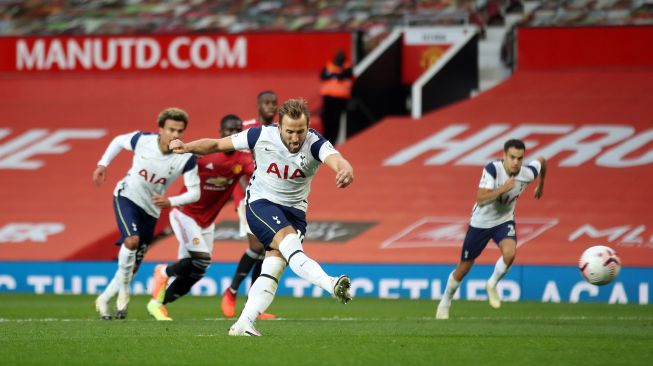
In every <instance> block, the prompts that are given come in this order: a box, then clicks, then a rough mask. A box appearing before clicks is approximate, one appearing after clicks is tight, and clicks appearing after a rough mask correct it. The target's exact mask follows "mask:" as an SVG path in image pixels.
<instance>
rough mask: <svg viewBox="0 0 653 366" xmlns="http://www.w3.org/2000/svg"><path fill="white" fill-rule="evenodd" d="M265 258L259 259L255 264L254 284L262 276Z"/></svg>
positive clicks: (253, 271) (253, 272)
mask: <svg viewBox="0 0 653 366" xmlns="http://www.w3.org/2000/svg"><path fill="white" fill-rule="evenodd" d="M264 258H265V256H262V257H260V258H259V259H257V260H256V263H254V268H252V283H254V281H256V279H257V278H258V276H260V275H261V269H262V268H263V259H264Z"/></svg>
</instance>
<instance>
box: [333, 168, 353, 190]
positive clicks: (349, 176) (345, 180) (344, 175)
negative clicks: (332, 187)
mask: <svg viewBox="0 0 653 366" xmlns="http://www.w3.org/2000/svg"><path fill="white" fill-rule="evenodd" d="M353 182H354V172H353V171H351V170H349V169H342V170H340V171H339V172H338V173H336V187H338V188H345V187H347V186H348V185H350V184H352V183H353Z"/></svg>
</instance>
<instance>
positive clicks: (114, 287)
mask: <svg viewBox="0 0 653 366" xmlns="http://www.w3.org/2000/svg"><path fill="white" fill-rule="evenodd" d="M117 293H118V280H117V279H116V276H115V275H114V276H113V278H112V279H111V282H109V284H108V285H107V287H106V288H105V289H104V291H102V293H101V294H100V296H99V299H100V300H101V301H104V302H109V301H110V300H111V299H112V298H113V297H114V296H116V294H117Z"/></svg>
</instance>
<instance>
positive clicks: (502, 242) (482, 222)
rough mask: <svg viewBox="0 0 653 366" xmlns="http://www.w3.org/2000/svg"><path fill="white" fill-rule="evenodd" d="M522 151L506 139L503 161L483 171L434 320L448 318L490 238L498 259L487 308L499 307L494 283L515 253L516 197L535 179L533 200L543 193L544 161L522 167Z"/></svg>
mask: <svg viewBox="0 0 653 366" xmlns="http://www.w3.org/2000/svg"><path fill="white" fill-rule="evenodd" d="M525 151H526V146H525V145H524V142H522V141H521V140H508V141H506V143H505V144H504V146H503V159H502V160H495V161H492V162H490V163H488V164H487V165H486V166H485V168H484V169H483V175H482V176H481V182H480V184H479V187H478V192H477V193H476V203H475V204H474V208H473V210H472V217H471V220H470V222H469V227H468V229H467V234H466V235H465V240H464V242H463V248H462V253H461V256H460V262H459V263H458V265H457V266H456V269H454V271H453V272H451V274H450V275H449V278H448V280H447V287H446V288H445V290H444V294H443V295H442V300H440V303H439V304H438V310H437V312H436V315H435V317H436V319H449V308H450V307H451V299H453V295H454V293H456V290H457V289H458V286H460V282H461V281H462V280H463V278H464V277H465V275H467V273H468V272H469V270H470V269H471V268H472V266H473V265H474V260H475V259H476V258H477V257H478V256H479V255H481V252H483V249H485V246H486V245H487V243H488V242H489V241H490V239H492V240H494V242H495V243H496V244H498V245H499V248H500V249H501V257H499V259H498V260H497V262H496V265H495V266H494V272H493V273H492V276H490V278H489V279H488V281H487V283H486V285H485V289H486V290H487V293H488V299H489V302H490V306H492V307H493V308H495V309H498V308H499V307H501V297H500V296H499V293H498V292H497V283H498V282H499V281H500V280H501V278H503V276H505V274H506V273H507V272H508V269H509V268H510V265H511V264H512V262H513V261H514V259H515V253H516V250H517V230H516V227H515V205H516V204H517V198H519V196H520V195H521V193H522V192H523V191H524V189H525V188H526V186H527V185H528V184H529V183H530V182H532V181H534V180H535V179H537V177H538V176H539V178H540V179H539V181H538V182H537V186H536V187H535V193H534V195H535V198H536V199H540V198H541V197H542V194H543V193H544V178H545V177H546V160H545V159H544V158H543V157H539V158H537V159H536V160H533V161H531V162H530V163H529V164H528V165H526V166H523V165H522V162H523V160H524V152H525Z"/></svg>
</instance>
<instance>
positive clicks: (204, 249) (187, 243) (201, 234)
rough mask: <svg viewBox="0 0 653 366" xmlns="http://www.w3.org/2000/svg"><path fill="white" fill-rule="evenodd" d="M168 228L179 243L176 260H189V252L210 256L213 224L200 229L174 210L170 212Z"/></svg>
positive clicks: (189, 219) (193, 222) (195, 223)
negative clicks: (169, 227) (170, 228)
mask: <svg viewBox="0 0 653 366" xmlns="http://www.w3.org/2000/svg"><path fill="white" fill-rule="evenodd" d="M170 226H172V230H173V231H174V232H175V236H176V237H177V240H178V241H179V253H178V259H184V258H190V257H191V256H190V253H189V252H200V253H207V254H208V255H211V253H212V252H213V240H214V237H215V234H214V232H215V224H211V225H209V226H208V227H205V228H203V227H200V226H199V225H198V224H197V222H195V220H193V218H192V217H190V216H188V215H186V214H185V213H183V212H181V211H179V210H178V209H176V208H173V209H172V210H170Z"/></svg>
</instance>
